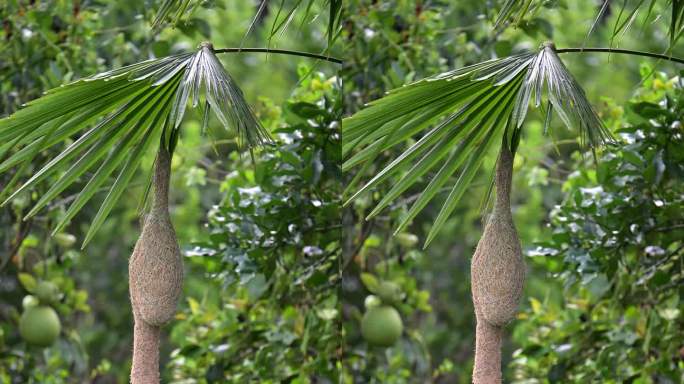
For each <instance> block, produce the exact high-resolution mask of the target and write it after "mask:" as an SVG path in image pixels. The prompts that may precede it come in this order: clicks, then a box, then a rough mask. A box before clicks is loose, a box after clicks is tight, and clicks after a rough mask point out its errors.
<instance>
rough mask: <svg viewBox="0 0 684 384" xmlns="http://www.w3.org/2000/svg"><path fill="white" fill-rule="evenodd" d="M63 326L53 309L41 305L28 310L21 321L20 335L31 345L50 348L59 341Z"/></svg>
mask: <svg viewBox="0 0 684 384" xmlns="http://www.w3.org/2000/svg"><path fill="white" fill-rule="evenodd" d="M61 328H62V326H61V324H60V322H59V317H57V313H56V312H55V310H54V309H52V308H51V307H48V306H45V305H41V306H37V307H31V308H27V309H26V310H25V311H24V313H23V314H22V315H21V319H20V320H19V333H20V334H21V337H22V338H23V339H24V340H25V341H26V342H27V343H29V344H32V345H35V346H38V347H48V346H50V345H52V343H54V342H55V340H57V337H59V332H60V330H61Z"/></svg>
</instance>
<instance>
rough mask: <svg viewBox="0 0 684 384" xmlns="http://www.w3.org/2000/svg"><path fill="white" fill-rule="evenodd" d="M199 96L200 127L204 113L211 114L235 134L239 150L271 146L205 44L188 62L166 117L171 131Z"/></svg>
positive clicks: (265, 134)
mask: <svg viewBox="0 0 684 384" xmlns="http://www.w3.org/2000/svg"><path fill="white" fill-rule="evenodd" d="M202 92H203V93H204V95H203V99H204V102H205V114H204V121H203V123H202V125H203V126H206V119H207V118H208V113H207V112H208V111H209V110H211V111H213V112H214V115H216V117H217V118H218V119H219V121H220V122H221V124H222V125H223V126H224V127H226V128H231V127H232V128H233V129H235V130H236V132H237V135H238V143H239V144H240V145H241V146H242V145H245V146H247V147H250V148H252V147H256V146H261V145H264V144H268V143H270V142H271V137H270V136H269V134H268V132H267V131H266V130H265V129H264V127H263V126H262V125H261V123H260V122H259V119H257V117H256V116H255V115H254V112H253V110H252V108H251V107H250V106H249V104H248V103H247V101H246V100H245V97H244V94H243V93H242V90H241V89H240V88H239V87H238V85H237V83H236V82H235V80H233V78H232V77H231V76H230V75H229V74H228V72H226V70H225V69H224V68H223V65H221V62H220V61H219V60H218V58H217V57H216V55H215V53H214V50H213V46H212V45H211V43H207V42H205V43H202V44H201V45H200V47H199V50H198V51H197V52H196V53H195V54H194V55H193V56H192V58H191V59H190V60H188V62H187V65H186V68H185V72H184V75H183V79H182V80H181V83H180V86H179V89H178V91H177V92H176V99H175V101H174V103H173V107H172V109H171V115H170V117H169V121H170V122H171V123H172V125H173V129H174V130H176V129H178V127H179V126H180V123H181V121H182V120H183V115H184V113H185V108H186V105H187V102H188V101H190V100H191V101H192V103H191V105H192V107H193V108H194V107H197V106H198V105H199V104H200V101H201V98H202V95H201V93H202Z"/></svg>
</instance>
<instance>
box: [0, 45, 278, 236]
mask: <svg viewBox="0 0 684 384" xmlns="http://www.w3.org/2000/svg"><path fill="white" fill-rule="evenodd" d="M188 101H191V103H190V105H191V106H192V107H193V108H194V107H197V105H199V104H200V103H201V102H203V103H204V104H205V116H204V119H205V121H204V122H203V126H206V119H207V118H208V114H207V113H208V111H209V110H211V111H213V112H214V115H215V116H216V117H217V118H218V120H219V121H220V122H221V124H222V125H223V126H224V127H226V128H231V129H234V130H235V131H236V132H237V136H238V142H239V143H240V144H243V145H246V146H248V147H250V148H251V147H254V146H258V145H262V144H265V143H267V142H269V141H270V137H269V135H268V133H267V132H266V131H265V130H264V128H263V127H262V126H261V124H260V123H259V121H258V120H257V118H256V117H255V116H254V113H253V112H252V110H251V108H250V107H249V105H248V104H247V102H246V101H245V99H244V96H243V94H242V91H241V90H240V88H239V87H238V86H237V84H236V83H235V82H234V81H233V79H232V78H231V77H230V75H228V73H227V72H226V71H225V70H224V68H223V66H222V65H221V63H220V62H219V60H218V59H217V58H216V56H215V54H214V52H213V50H212V47H211V45H209V44H203V45H202V46H201V47H200V49H199V50H198V51H197V52H195V53H183V54H178V55H172V56H168V57H164V58H159V59H153V60H147V61H144V62H141V63H136V64H133V65H129V66H127V67H123V68H120V69H116V70H112V71H108V72H104V73H101V74H98V75H95V76H92V77H89V78H86V79H82V80H79V81H76V82H73V83H70V84H67V85H63V86H61V87H59V88H55V89H53V90H50V91H48V92H46V94H45V95H44V96H43V97H41V98H39V99H36V100H33V101H31V102H29V103H28V104H27V105H25V106H24V108H22V109H20V110H18V111H17V112H16V113H15V114H13V115H12V116H9V117H7V118H4V119H2V120H0V139H2V140H3V141H4V142H6V143H8V144H5V145H3V146H1V147H0V156H2V157H5V158H4V160H3V161H2V162H1V163H0V173H3V172H7V171H8V170H10V169H13V168H17V167H18V169H17V170H16V172H15V173H14V176H13V177H12V179H11V180H10V182H9V183H8V184H7V185H6V186H5V187H4V189H3V191H2V193H1V194H0V195H1V196H7V195H9V197H8V198H7V199H5V200H4V202H3V205H4V204H7V203H8V202H9V201H11V200H12V199H14V198H15V197H17V196H18V195H20V194H22V193H24V192H26V191H30V190H31V189H32V188H34V187H35V186H36V185H37V184H38V183H41V182H44V181H46V180H47V179H48V178H49V177H51V176H53V177H54V176H57V180H56V181H55V182H54V183H53V184H52V185H51V187H50V188H49V189H48V191H47V192H46V193H45V194H44V195H43V196H42V197H41V198H40V199H39V200H38V201H37V202H36V204H35V205H34V206H33V207H32V209H31V211H30V212H29V213H28V215H27V216H26V218H30V217H32V216H34V215H36V214H37V213H38V212H39V211H40V210H41V209H42V208H44V207H45V206H46V205H47V204H49V202H50V201H52V200H53V199H54V198H56V197H57V196H58V195H59V194H60V193H62V192H63V191H64V190H66V189H67V188H68V187H69V186H71V185H73V184H74V183H76V182H77V181H78V180H79V178H80V177H81V176H83V175H84V174H85V173H86V172H87V171H88V170H92V169H96V171H95V173H94V174H93V175H92V176H91V177H90V180H89V181H88V183H87V184H86V185H85V187H84V188H83V189H82V191H81V192H80V193H79V194H78V196H77V197H76V199H75V200H74V201H73V203H72V204H71V206H70V207H69V209H68V210H67V212H66V214H65V215H64V217H62V218H61V220H60V222H59V223H58V224H57V226H56V227H55V229H54V232H58V231H59V230H61V229H62V228H63V227H64V226H65V225H66V224H67V223H68V222H69V220H71V219H72V218H73V217H74V216H75V215H76V214H77V213H78V212H79V211H80V210H81V209H82V208H83V206H85V204H86V203H87V202H88V201H90V200H91V199H92V198H93V197H94V195H95V194H96V192H97V191H98V190H99V189H100V188H101V187H102V185H104V184H105V183H106V182H107V181H108V180H109V177H110V176H111V174H112V173H113V172H114V171H116V170H117V169H118V170H119V174H118V177H117V178H116V181H115V182H114V184H113V185H112V186H111V187H110V188H109V193H108V194H107V196H106V197H105V199H104V201H103V203H102V205H101V207H100V210H99V211H98V213H97V215H96V216H95V219H94V220H93V223H92V224H91V226H90V229H89V231H88V234H87V235H86V238H85V241H84V243H83V246H85V245H86V244H87V243H88V242H89V241H90V240H91V239H92V236H93V235H94V234H95V233H96V232H97V230H98V229H99V227H100V226H101V225H102V223H103V222H104V220H105V219H106V217H107V215H108V214H109V212H110V211H111V209H112V208H113V207H114V205H115V203H116V201H117V200H118V199H119V197H120V196H121V194H122V193H123V191H125V189H126V187H127V186H128V184H129V182H130V180H131V179H132V177H133V175H134V174H135V172H136V170H137V169H138V167H139V165H140V161H141V159H142V158H143V156H144V155H145V154H146V153H149V150H150V147H151V145H152V143H154V141H155V140H160V145H163V146H165V147H166V149H168V150H169V151H170V152H173V149H174V147H175V143H176V142H177V138H178V135H179V129H180V124H181V122H182V119H183V116H184V113H185V109H186V107H187V105H188ZM66 140H73V142H72V143H71V144H70V145H68V146H67V147H66V148H65V149H64V150H62V151H61V152H60V153H58V154H57V155H56V156H54V157H53V158H51V159H50V160H49V161H48V162H47V164H45V165H44V166H42V167H41V168H40V169H39V170H38V171H36V172H35V173H33V174H32V175H31V176H30V177H29V178H28V179H27V180H26V181H24V182H23V183H22V184H21V185H20V186H19V187H18V188H15V184H16V183H18V181H19V180H20V179H21V177H22V176H23V173H24V171H25V168H26V166H27V165H28V164H29V163H30V162H31V161H33V160H34V159H35V158H36V156H37V155H38V154H39V153H41V152H43V151H45V150H48V149H50V148H52V147H54V146H56V145H58V144H61V143H63V142H64V141H66ZM8 154H9V156H8Z"/></svg>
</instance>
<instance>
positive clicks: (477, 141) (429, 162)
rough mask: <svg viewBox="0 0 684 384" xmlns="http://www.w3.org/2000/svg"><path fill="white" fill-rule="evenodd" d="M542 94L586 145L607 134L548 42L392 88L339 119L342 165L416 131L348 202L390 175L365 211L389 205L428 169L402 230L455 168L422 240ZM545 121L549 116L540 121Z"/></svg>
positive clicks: (512, 139) (511, 142)
mask: <svg viewBox="0 0 684 384" xmlns="http://www.w3.org/2000/svg"><path fill="white" fill-rule="evenodd" d="M544 96H545V98H546V99H547V100H548V102H547V103H548V105H553V109H552V108H551V107H547V108H546V119H547V120H550V119H551V114H552V113H553V111H555V112H556V113H557V114H558V115H559V117H560V118H561V120H562V121H563V123H564V124H565V125H566V126H567V127H568V128H574V127H578V128H579V133H580V140H581V142H582V143H586V144H588V145H589V146H591V147H592V148H594V147H596V146H598V145H600V144H603V143H605V142H608V141H610V140H611V138H610V133H609V132H608V131H607V129H606V128H605V127H604V125H603V123H602V122H601V120H600V119H599V118H598V116H597V115H596V112H595V110H594V109H593V107H592V106H591V104H590V103H589V102H588V101H587V99H586V96H585V94H584V91H583V90H582V88H581V87H580V86H579V84H578V83H577V82H576V81H575V79H574V78H573V77H572V75H571V74H570V73H569V72H568V71H567V69H566V67H565V66H564V65H563V63H562V62H561V61H560V59H559V58H558V56H557V54H556V53H555V51H554V47H553V46H552V45H550V44H548V45H544V46H543V47H542V48H541V49H540V50H539V51H538V52H525V53H521V54H517V55H514V56H510V57H506V58H501V59H495V60H489V61H485V62H482V63H478V64H474V65H471V66H468V67H465V68H461V69H457V70H453V71H449V72H446V73H443V74H440V75H437V76H433V77H430V78H427V79H424V80H420V81H417V82H415V83H412V84H409V85H406V86H404V87H401V88H398V89H396V90H393V91H390V92H389V93H388V94H387V95H386V96H385V97H383V98H381V99H379V100H375V101H373V102H371V103H369V105H368V106H367V108H365V109H362V110H360V111H359V112H357V113H356V114H355V115H353V116H351V117H349V118H346V119H345V120H344V121H343V126H342V127H343V128H342V132H343V149H342V151H343V156H344V157H345V158H346V160H345V162H344V164H343V170H345V171H348V170H350V169H351V168H353V167H356V166H359V165H366V164H368V163H369V162H373V161H374V160H375V159H376V158H377V157H378V156H379V154H381V153H383V152H385V151H387V150H389V149H392V148H393V147H395V146H396V145H398V144H401V143H403V142H405V141H406V140H408V139H410V138H413V137H414V136H416V135H420V136H419V137H418V138H417V140H416V141H415V143H414V144H412V145H411V146H409V147H408V149H406V150H405V151H404V152H403V153H401V154H400V155H399V156H398V157H397V158H395V159H394V160H392V161H391V162H390V163H389V164H388V165H387V166H385V167H384V168H383V169H381V170H380V171H379V172H378V173H377V174H376V175H374V177H372V178H371V179H370V180H369V181H368V182H367V183H366V184H365V185H364V186H363V187H361V188H359V189H358V190H356V192H355V193H353V195H352V196H351V197H350V198H349V199H348V200H347V204H348V203H349V202H350V201H352V200H353V199H355V198H357V197H359V196H360V195H361V194H363V193H365V192H367V191H370V190H372V189H374V188H376V187H377V186H378V185H380V183H382V182H385V181H387V180H388V179H389V178H390V177H391V176H395V177H396V178H397V179H398V181H394V183H393V185H392V187H391V188H390V190H389V191H388V192H387V193H386V194H385V195H384V196H383V198H382V199H381V200H380V202H378V204H377V205H376V206H375V208H374V209H373V210H372V211H371V212H370V214H369V215H368V217H367V218H369V219H370V218H372V217H374V216H376V215H377V214H379V213H380V212H381V211H382V210H383V209H385V208H386V207H387V206H389V205H390V204H391V203H392V202H393V201H394V200H395V199H397V198H398V197H399V196H401V194H402V193H404V192H405V191H406V190H408V189H409V188H410V187H411V186H413V185H415V184H416V183H418V182H420V180H421V178H423V177H425V176H426V175H428V173H429V172H431V171H435V172H436V173H435V174H433V175H431V176H430V177H429V180H430V182H429V183H428V185H427V186H426V187H425V189H424V190H423V191H422V193H421V194H420V196H419V197H418V199H417V200H416V201H415V202H414V203H413V205H412V206H411V208H410V209H409V211H408V213H407V214H405V215H404V216H402V218H401V221H400V222H399V224H398V227H397V229H396V232H400V231H402V230H403V229H404V228H405V227H406V226H407V225H408V224H409V223H410V222H411V221H412V220H413V218H415V216H416V215H417V214H418V213H419V212H420V211H421V210H422V209H423V208H425V206H426V205H427V204H428V203H429V202H430V201H432V200H433V199H434V198H435V197H436V195H437V194H438V192H439V191H440V190H441V189H442V188H443V186H444V185H445V184H446V183H447V182H448V181H449V180H450V179H451V178H452V176H454V175H458V178H457V180H456V182H455V184H454V185H453V188H452V189H451V192H450V193H449V195H448V197H447V198H446V200H445V202H444V205H443V206H442V209H441V211H440V213H439V214H438V216H437V219H436V221H435V223H434V225H433V226H432V229H431V230H430V233H429V234H428V237H427V240H426V246H427V245H428V244H429V243H430V242H431V241H432V240H433V239H434V237H435V236H436V234H437V233H438V231H439V229H440V228H441V227H442V225H443V224H444V223H445V221H446V219H447V218H448V216H449V215H450V214H451V213H452V212H453V210H454V209H455V207H456V204H457V203H458V201H459V199H460V198H461V197H462V196H463V194H464V193H465V190H466V189H467V187H468V186H469V185H470V182H471V181H472V179H473V178H474V176H475V175H476V174H477V170H478V169H479V168H480V166H481V164H482V162H483V159H484V158H485V157H486V155H487V153H488V152H489V151H490V149H491V148H492V146H493V143H496V142H497V141H498V140H504V143H505V145H507V146H508V147H509V148H510V149H511V150H512V151H513V152H515V150H516V148H517V142H518V141H519V139H520V135H521V130H522V124H523V122H524V119H525V116H526V114H527V110H528V107H529V104H530V100H534V103H532V105H533V106H535V107H539V106H541V103H542V99H543V98H544ZM546 124H548V122H547V123H546Z"/></svg>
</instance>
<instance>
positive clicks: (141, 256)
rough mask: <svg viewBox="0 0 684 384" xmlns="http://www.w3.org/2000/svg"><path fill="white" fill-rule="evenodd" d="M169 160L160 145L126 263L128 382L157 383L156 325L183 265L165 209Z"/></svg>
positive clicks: (172, 303)
mask: <svg viewBox="0 0 684 384" xmlns="http://www.w3.org/2000/svg"><path fill="white" fill-rule="evenodd" d="M170 173H171V156H170V154H169V152H168V151H167V150H166V149H164V148H163V147H162V148H160V149H159V152H158V153H157V159H156V161H155V167H154V178H153V184H154V202H153V204H152V209H151V210H150V213H149V214H148V215H147V216H146V217H145V220H144V224H143V229H142V233H141V234H140V237H139V238H138V241H137V242H136V244H135V248H134V249H133V254H132V255H131V258H130V260H129V264H128V275H129V291H130V295H131V306H132V307H133V317H134V320H135V326H134V331H133V366H132V368H131V383H132V384H157V383H159V339H160V333H161V327H162V326H163V325H164V324H165V323H167V322H168V321H169V320H171V319H172V318H173V316H174V314H175V313H176V303H177V302H178V299H179V297H180V294H181V290H182V284H183V262H182V259H181V254H180V249H179V247H178V241H177V239H176V232H175V231H174V229H173V225H172V224H171V218H170V216H169V209H168V193H169V178H170Z"/></svg>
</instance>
